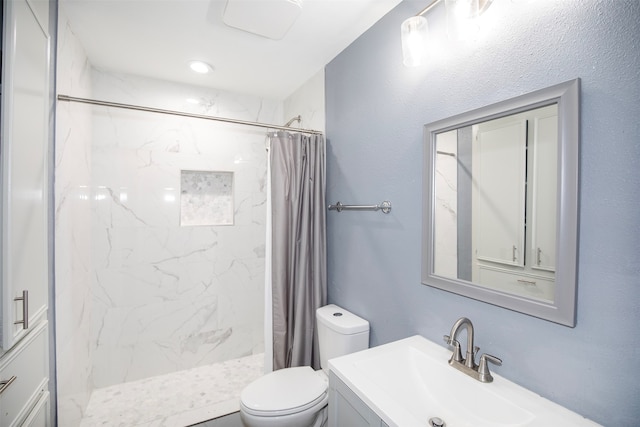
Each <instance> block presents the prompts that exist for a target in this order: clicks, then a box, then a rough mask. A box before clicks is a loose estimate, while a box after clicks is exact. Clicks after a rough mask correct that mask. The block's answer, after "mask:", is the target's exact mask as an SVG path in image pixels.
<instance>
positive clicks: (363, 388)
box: [329, 336, 597, 427]
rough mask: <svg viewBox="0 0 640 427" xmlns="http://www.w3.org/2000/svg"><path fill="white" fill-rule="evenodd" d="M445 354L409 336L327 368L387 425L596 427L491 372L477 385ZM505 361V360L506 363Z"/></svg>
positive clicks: (332, 362)
mask: <svg viewBox="0 0 640 427" xmlns="http://www.w3.org/2000/svg"><path fill="white" fill-rule="evenodd" d="M450 356H451V351H449V350H447V349H445V348H444V347H442V346H440V345H437V344H435V343H433V342H432V341H429V340H427V339H425V338H423V337H421V336H413V337H410V338H406V339H404V340H400V341H396V342H393V343H390V344H386V345H382V346H379V347H374V348H371V349H368V350H365V351H361V352H358V353H353V354H350V355H347V356H343V357H339V358H336V359H332V360H330V361H329V368H330V370H331V371H332V372H333V373H334V374H335V375H336V376H337V377H338V378H340V379H341V380H342V381H343V382H344V383H345V384H346V385H347V386H349V388H351V389H352V390H353V391H354V392H355V393H356V394H357V395H358V397H360V399H362V400H363V401H364V402H365V403H366V404H367V405H368V406H369V407H370V408H371V409H372V410H373V411H374V412H376V414H378V416H380V418H382V420H383V421H385V422H386V423H387V424H388V425H389V426H401V427H410V426H427V425H429V424H428V421H429V419H431V418H433V417H437V418H440V419H441V420H443V421H444V422H445V423H446V425H447V427H456V426H460V427H463V426H464V427H471V426H473V427H501V426H549V425H562V426H574V425H575V426H596V425H597V424H595V423H593V422H591V421H589V420H587V419H585V418H583V417H582V416H580V415H578V414H576V413H574V412H571V411H569V410H568V409H566V408H563V407H562V406H559V405H557V404H555V403H553V402H551V401H549V400H547V399H544V398H542V397H541V396H539V395H537V394H535V393H533V392H531V391H529V390H527V389H525V388H523V387H520V386H519V385H517V384H515V383H513V382H510V381H508V380H506V379H504V378H502V377H501V376H500V375H497V374H496V373H495V372H493V373H492V375H493V377H494V380H493V382H492V383H481V382H479V381H477V380H475V379H473V378H471V377H469V376H467V375H465V374H464V373H462V372H460V371H458V370H456V369H454V368H452V367H451V366H449V364H448V363H447V361H448V360H449V357H450ZM506 363H508V362H506Z"/></svg>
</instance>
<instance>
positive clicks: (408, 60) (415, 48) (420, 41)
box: [400, 16, 428, 67]
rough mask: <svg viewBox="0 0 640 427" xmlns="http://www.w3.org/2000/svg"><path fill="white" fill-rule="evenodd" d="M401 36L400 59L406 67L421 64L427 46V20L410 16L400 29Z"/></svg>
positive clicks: (422, 17)
mask: <svg viewBox="0 0 640 427" xmlns="http://www.w3.org/2000/svg"><path fill="white" fill-rule="evenodd" d="M400 31H401V36H402V57H403V63H404V65H406V66H407V67H416V66H419V65H421V64H422V60H423V57H424V53H425V50H426V44H427V33H428V26H427V19H426V18H425V17H424V16H412V17H411V18H409V19H406V20H405V21H404V22H403V23H402V26H401V27H400Z"/></svg>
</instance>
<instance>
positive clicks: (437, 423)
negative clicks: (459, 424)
mask: <svg viewBox="0 0 640 427" xmlns="http://www.w3.org/2000/svg"><path fill="white" fill-rule="evenodd" d="M429 425H430V426H431V427H445V426H446V424H445V422H444V421H442V420H441V419H440V418H438V417H433V418H430V419H429Z"/></svg>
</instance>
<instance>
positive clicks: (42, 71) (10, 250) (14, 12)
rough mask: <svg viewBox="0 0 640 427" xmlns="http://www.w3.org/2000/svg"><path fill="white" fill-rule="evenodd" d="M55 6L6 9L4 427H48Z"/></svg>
mask: <svg viewBox="0 0 640 427" xmlns="http://www.w3.org/2000/svg"><path fill="white" fill-rule="evenodd" d="M51 7H54V4H53V3H50V2H49V1H47V0H4V1H3V2H2V81H1V84H2V85H1V104H0V172H1V174H0V176H1V185H0V194H1V202H0V204H1V207H2V214H1V220H2V221H1V222H2V227H1V231H0V248H1V251H0V279H1V281H0V288H1V292H0V295H1V296H0V390H1V391H0V425H1V426H3V427H5V426H22V425H26V426H38V427H43V426H48V425H49V423H50V421H49V420H50V413H49V409H50V404H49V392H48V387H49V384H48V381H49V366H48V361H49V334H48V324H47V310H48V300H49V260H48V248H49V244H48V243H49V242H48V237H49V236H48V214H49V211H48V203H49V201H48V192H49V191H48V190H49V182H50V180H49V171H48V162H49V146H50V123H51V120H52V119H51V117H52V111H53V108H52V107H53V96H52V94H51V92H50V75H51V74H50V67H51V65H50V64H51V61H50V49H51V42H50V36H49V17H50V14H49V11H50V8H51Z"/></svg>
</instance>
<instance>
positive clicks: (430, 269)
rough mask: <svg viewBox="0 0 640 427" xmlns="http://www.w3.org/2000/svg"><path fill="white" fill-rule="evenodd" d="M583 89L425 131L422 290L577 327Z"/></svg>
mask: <svg viewBox="0 0 640 427" xmlns="http://www.w3.org/2000/svg"><path fill="white" fill-rule="evenodd" d="M579 91H580V81H579V79H575V80H571V81H568V82H565V83H561V84H558V85H555V86H551V87H548V88H545V89H542V90H538V91H536V92H532V93H528V94H525V95H522V96H518V97H516V98H512V99H509V100H506V101H502V102H499V103H496V104H493V105H489V106H486V107H483V108H479V109H477V110H473V111H469V112H467V113H463V114H460V115H457V116H453V117H449V118H446V119H443V120H439V121H437V122H433V123H430V124H427V125H425V130H424V135H425V150H424V168H423V174H424V176H423V244H422V283H423V284H425V285H429V286H433V287H436V288H439V289H443V290H446V291H450V292H454V293H457V294H460V295H464V296H466V297H470V298H474V299H477V300H480V301H484V302H488V303H491V304H494V305H498V306H501V307H504V308H507V309H510V310H515V311H518V312H522V313H525V314H529V315H532V316H536V317H539V318H542V319H546V320H549V321H552V322H556V323H560V324H563V325H567V326H571V327H573V326H575V299H576V268H577V265H576V259H577V230H578V145H579Z"/></svg>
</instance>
